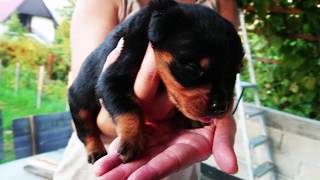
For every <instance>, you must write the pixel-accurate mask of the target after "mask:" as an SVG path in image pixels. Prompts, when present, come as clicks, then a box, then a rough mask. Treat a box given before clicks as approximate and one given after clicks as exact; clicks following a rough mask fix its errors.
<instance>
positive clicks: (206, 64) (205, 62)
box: [200, 58, 209, 70]
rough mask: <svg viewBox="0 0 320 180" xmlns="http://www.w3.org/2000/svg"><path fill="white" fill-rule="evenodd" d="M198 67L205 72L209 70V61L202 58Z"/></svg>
mask: <svg viewBox="0 0 320 180" xmlns="http://www.w3.org/2000/svg"><path fill="white" fill-rule="evenodd" d="M200 66H201V67H202V68H203V69H204V70H207V69H208V68H209V59H208V58H203V59H201V60H200Z"/></svg>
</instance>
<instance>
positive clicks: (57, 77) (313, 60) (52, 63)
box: [0, 0, 320, 162]
mask: <svg viewBox="0 0 320 180" xmlns="http://www.w3.org/2000/svg"><path fill="white" fill-rule="evenodd" d="M240 7H242V8H243V9H245V11H246V13H245V17H246V22H247V25H248V30H249V32H250V33H249V39H250V43H251V50H252V54H253V55H254V60H255V70H256V75H257V82H258V87H259V94H260V96H261V100H262V104H263V105H264V106H266V107H271V108H274V109H277V110H280V111H284V112H288V113H292V114H295V115H299V116H303V117H308V118H311V119H315V120H320V108H319V104H320V91H319V89H320V71H319V70H320V34H319V32H320V25H319V22H320V14H319V11H320V4H319V2H318V1H316V0H308V1H290V0H278V1H270V0H268V1H259V0H244V1H241V3H240ZM70 12H72V11H70V10H68V15H66V17H67V18H66V20H64V21H62V22H61V23H60V24H59V26H58V27H57V29H56V36H55V40H54V42H53V44H51V45H46V44H43V43H41V42H38V41H37V40H35V39H33V38H32V37H29V36H26V30H25V29H24V27H23V26H22V25H21V24H20V22H19V19H18V18H17V16H16V15H14V16H12V17H11V18H10V20H8V21H7V22H6V23H5V24H4V26H5V27H6V28H7V30H8V31H7V32H6V33H4V34H2V35H0V60H1V61H0V62H1V64H0V109H1V110H2V115H3V129H4V150H5V159H4V160H2V162H5V161H8V160H12V159H14V158H15V157H14V153H13V145H12V130H11V123H12V120H13V119H15V118H18V117H22V116H28V115H31V114H45V113H49V112H59V111H65V110H66V109H67V101H66V91H67V82H68V72H69V69H70V48H69V27H70ZM40 66H43V67H44V68H45V76H44V77H45V78H44V80H43V82H44V83H43V89H42V94H41V106H40V107H37V96H38V83H39V82H38V81H39V68H40ZM247 74H248V73H247V72H246V68H245V67H244V68H243V78H244V79H248V75H247ZM245 98H246V100H248V101H250V100H251V99H252V97H251V96H250V94H247V95H246V96H245Z"/></svg>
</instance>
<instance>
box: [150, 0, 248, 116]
mask: <svg viewBox="0 0 320 180" xmlns="http://www.w3.org/2000/svg"><path fill="white" fill-rule="evenodd" d="M152 6H153V8H154V11H153V14H152V18H151V20H150V23H149V34H148V36H149V40H150V42H151V43H152V45H153V48H154V50H155V53H156V59H157V66H158V71H159V74H160V76H161V79H162V80H163V82H164V84H165V86H166V88H167V91H168V94H169V97H170V99H171V100H172V101H173V103H174V104H176V106H177V107H178V108H179V110H180V111H181V112H182V113H183V114H184V115H186V116H187V117H189V118H191V119H194V120H199V121H205V122H206V121H209V120H210V119H212V118H213V117H221V116H223V115H225V114H227V113H228V112H229V111H231V109H232V106H233V91H234V85H235V80H236V74H237V73H238V72H239V70H240V67H241V62H242V58H243V49H242V45H241V41H240V38H239V36H238V34H237V32H236V30H235V29H234V27H233V26H232V24H231V23H230V22H228V21H227V20H225V19H224V18H222V17H221V16H220V15H218V14H217V13H215V12H214V11H213V10H211V9H209V8H206V7H202V6H199V5H186V4H177V3H175V2H174V1H171V0H162V1H158V4H157V3H154V4H152Z"/></svg>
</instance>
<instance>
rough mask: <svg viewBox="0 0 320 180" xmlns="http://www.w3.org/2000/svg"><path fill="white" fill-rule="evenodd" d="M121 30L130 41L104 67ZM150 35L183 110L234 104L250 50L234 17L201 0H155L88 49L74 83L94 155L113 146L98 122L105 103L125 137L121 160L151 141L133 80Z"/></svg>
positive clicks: (73, 106)
mask: <svg viewBox="0 0 320 180" xmlns="http://www.w3.org/2000/svg"><path fill="white" fill-rule="evenodd" d="M121 38H123V40H124V44H123V49H122V51H121V53H120V55H119V57H118V59H117V60H116V61H115V62H114V63H112V64H111V65H110V66H109V67H108V68H107V69H105V70H103V66H104V64H105V61H106V59H107V56H108V54H109V53H110V52H111V51H112V50H113V49H114V48H115V47H116V45H117V43H118V41H119V40H120V39H121ZM149 42H151V44H152V47H153V49H154V52H155V56H156V64H157V71H158V73H159V75H160V78H161V80H162V82H163V84H164V86H165V88H166V91H167V94H168V96H169V98H170V100H171V101H172V102H173V103H174V104H175V106H176V107H177V110H179V111H180V112H181V113H182V114H183V115H184V116H185V117H187V118H189V119H192V120H195V121H200V122H206V123H210V119H212V118H214V117H222V116H224V115H225V114H227V113H229V112H230V110H231V109H232V106H233V91H234V85H235V80H236V74H237V73H238V72H239V70H240V67H241V62H242V58H243V55H244V54H243V49H242V45H241V41H240V38H239V36H238V34H237V31H236V30H235V28H234V27H233V25H232V24H231V23H230V22H228V21H227V20H225V19H224V18H223V17H221V16H220V15H219V14H217V13H216V12H214V11H213V10H211V9H209V8H206V7H203V6H200V5H188V4H178V3H176V2H175V1H173V0H151V2H150V4H149V5H148V6H147V7H145V8H143V9H141V10H140V11H139V12H137V13H136V14H135V15H133V16H131V17H129V18H128V19H127V20H126V21H124V22H123V23H121V24H120V25H118V26H117V27H116V28H115V29H114V30H113V31H112V32H111V33H110V34H109V35H108V36H107V37H106V39H105V40H104V42H103V43H102V44H101V45H100V46H99V47H98V48H97V49H96V50H95V51H93V52H92V53H91V54H90V55H89V56H88V57H87V59H86V60H85V62H84V63H83V65H82V67H81V71H80V73H79V75H78V76H77V78H76V79H75V81H74V82H73V84H72V86H71V87H70V88H69V93H68V98H69V105H70V111H71V113H72V117H73V120H74V124H75V126H76V131H77V135H78V137H79V139H80V140H81V141H82V142H83V143H84V145H85V147H86V149H87V153H88V161H89V162H90V163H94V162H95V161H96V160H98V159H99V158H100V157H102V156H104V155H106V154H107V152H106V150H105V148H104V146H103V144H102V142H101V140H100V137H99V134H100V133H101V132H100V131H99V129H98V127H97V123H96V120H97V116H98V114H99V112H100V110H101V109H102V108H104V107H105V108H106V110H107V112H108V114H109V116H110V118H111V119H112V121H113V123H114V124H115V127H116V128H115V129H116V133H117V135H118V136H119V137H120V148H119V149H118V151H119V153H120V154H121V158H122V160H123V161H124V162H127V161H130V160H133V159H134V158H137V157H138V156H139V155H140V154H141V153H142V152H143V150H144V148H145V138H144V137H145V136H144V134H143V132H144V130H143V127H144V114H143V112H142V110H141V108H140V107H139V104H138V101H137V99H136V97H135V95H134V92H133V84H134V80H135V76H136V73H137V71H138V69H139V67H140V64H141V61H142V60H143V57H144V54H145V51H146V48H147V46H148V43H149ZM100 102H101V104H100ZM159 108H161V107H159Z"/></svg>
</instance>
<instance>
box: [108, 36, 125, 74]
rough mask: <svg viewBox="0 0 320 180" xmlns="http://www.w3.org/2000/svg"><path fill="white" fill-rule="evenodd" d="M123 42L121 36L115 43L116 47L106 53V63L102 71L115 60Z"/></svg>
mask: <svg viewBox="0 0 320 180" xmlns="http://www.w3.org/2000/svg"><path fill="white" fill-rule="evenodd" d="M123 43H124V40H123V38H121V39H120V40H119V42H118V44H117V47H116V48H115V49H114V50H112V51H111V53H110V54H109V55H108V57H107V60H106V63H105V64H104V66H103V71H104V70H105V69H106V68H107V67H109V66H110V65H111V64H112V63H114V62H115V61H116V60H117V58H118V57H119V55H120V53H121V50H122V48H123Z"/></svg>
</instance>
